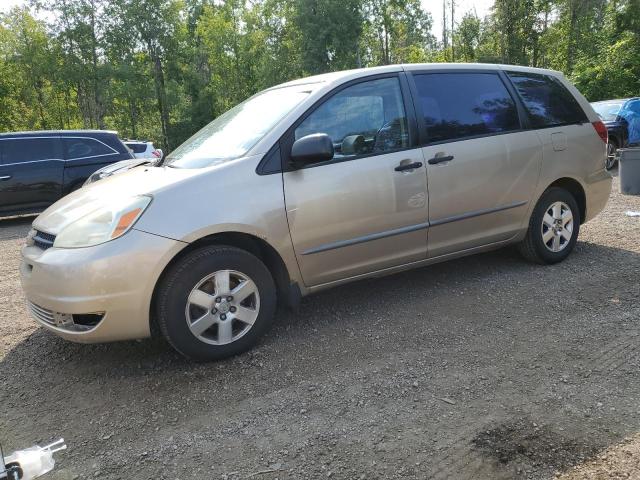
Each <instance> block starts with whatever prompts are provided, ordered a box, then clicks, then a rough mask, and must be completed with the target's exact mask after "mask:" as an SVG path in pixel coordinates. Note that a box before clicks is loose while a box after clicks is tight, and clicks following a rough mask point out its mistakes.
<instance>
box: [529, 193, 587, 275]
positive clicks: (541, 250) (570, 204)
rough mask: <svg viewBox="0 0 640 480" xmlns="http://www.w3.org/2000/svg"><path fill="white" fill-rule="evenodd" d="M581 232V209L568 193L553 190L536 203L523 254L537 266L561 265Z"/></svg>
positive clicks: (544, 194)
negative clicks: (539, 264) (537, 264)
mask: <svg viewBox="0 0 640 480" xmlns="http://www.w3.org/2000/svg"><path fill="white" fill-rule="evenodd" d="M579 231H580V210H579V209H578V204H577V202H576V200H575V198H574V197H573V195H571V194H570V193H569V192H568V191H566V190H564V189H563V188H558V187H551V188H549V189H548V190H546V191H545V192H544V193H543V194H542V197H540V200H538V203H537V204H536V206H535V208H534V210H533V213H532V214H531V218H530V220H529V228H528V230H527V235H526V237H525V239H524V240H523V241H522V243H520V245H519V247H520V252H521V253H522V255H523V256H524V257H525V258H526V259H527V260H530V261H532V262H535V263H541V264H551V263H558V262H561V261H562V260H564V259H565V258H567V257H568V256H569V254H570V253H571V251H572V250H573V247H574V246H575V244H576V241H577V239H578V233H579Z"/></svg>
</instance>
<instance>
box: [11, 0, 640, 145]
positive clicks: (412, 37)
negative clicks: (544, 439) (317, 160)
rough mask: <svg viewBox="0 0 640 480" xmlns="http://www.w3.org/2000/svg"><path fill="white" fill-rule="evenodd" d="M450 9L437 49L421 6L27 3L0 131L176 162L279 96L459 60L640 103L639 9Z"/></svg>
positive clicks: (615, 1) (365, 2) (415, 2)
mask: <svg viewBox="0 0 640 480" xmlns="http://www.w3.org/2000/svg"><path fill="white" fill-rule="evenodd" d="M451 1H452V0H444V3H443V5H442V7H443V10H445V11H447V12H450V13H447V15H448V16H449V15H450V14H451V15H454V14H455V13H457V15H456V17H455V18H454V22H453V23H451V22H450V21H448V22H445V23H447V30H445V32H444V35H443V38H442V41H437V40H436V39H435V37H434V36H433V34H432V31H431V28H432V23H433V22H432V19H431V16H430V14H429V13H428V12H427V11H425V10H424V8H423V4H424V2H421V1H420V0H30V2H31V3H30V4H29V5H28V6H23V7H14V8H13V9H12V10H10V11H8V12H6V13H4V14H1V15H0V129H1V130H2V131H8V130H26V129H53V128H61V129H64V128H109V129H115V130H118V131H119V132H120V134H121V136H123V137H135V138H144V139H151V140H154V141H155V142H157V143H158V144H159V145H162V146H163V147H164V148H166V149H168V150H171V149H173V148H175V147H176V146H177V145H179V144H180V143H181V142H182V141H184V140H185V139H186V138H187V137H188V136H190V135H191V134H193V133H194V132H195V131H196V130H198V129H199V128H201V127H202V126H204V125H205V124H206V123H208V122H209V121H211V119H213V118H215V117H216V116H217V115H220V114H221V113H222V112H224V111H225V110H227V109H228V108H230V107H231V106H233V105H234V104H236V103H238V102H240V101H242V100H243V99H245V98H246V97H248V96H250V95H252V94H253V93H255V92H257V91H259V90H261V89H264V88H267V87H270V86H272V85H275V84H277V83H281V82H284V81H287V80H290V79H294V78H298V77H301V76H306V75H313V74H320V73H325V72H330V71H335V70H343V69H349V68H358V67H367V66H375V65H386V64H393V63H410V62H425V61H431V62H443V61H451V60H452V59H454V60H455V61H462V62H496V63H510V64H522V65H532V66H537V67H543V68H553V69H557V70H561V71H563V72H564V73H565V74H566V75H568V76H569V77H570V78H571V79H572V80H573V81H574V82H575V83H576V85H577V86H578V88H579V89H580V90H581V91H582V92H583V93H584V94H585V95H586V96H587V97H588V98H589V99H591V100H599V99H605V98H613V97H626V96H633V95H640V0H495V1H494V5H493V8H492V10H491V12H490V14H489V15H488V16H487V17H486V18H479V17H478V15H477V14H476V13H475V12H474V11H469V12H455V13H454V11H455V6H456V5H455V3H454V4H453V5H452V4H451ZM450 18H451V17H450V16H449V20H450Z"/></svg>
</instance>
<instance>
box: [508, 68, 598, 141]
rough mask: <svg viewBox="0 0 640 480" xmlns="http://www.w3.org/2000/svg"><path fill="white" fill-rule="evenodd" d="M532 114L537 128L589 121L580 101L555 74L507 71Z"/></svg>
mask: <svg viewBox="0 0 640 480" xmlns="http://www.w3.org/2000/svg"><path fill="white" fill-rule="evenodd" d="M507 75H509V78H511V81H512V82H513V84H514V86H515V87H516V90H517V91H518V95H520V98H521V99H522V102H523V103H524V106H525V107H526V109H527V111H528V112H529V117H530V119H531V125H532V126H533V127H534V128H544V127H555V126H559V125H570V124H573V123H582V122H587V121H588V119H587V115H586V114H585V113H584V111H583V110H582V108H581V107H580V104H579V103H578V101H577V100H576V99H575V98H574V97H573V95H571V92H569V90H567V88H566V87H565V86H564V85H563V84H562V82H561V81H560V80H558V79H557V78H556V77H554V76H552V75H542V74H539V73H528V72H507Z"/></svg>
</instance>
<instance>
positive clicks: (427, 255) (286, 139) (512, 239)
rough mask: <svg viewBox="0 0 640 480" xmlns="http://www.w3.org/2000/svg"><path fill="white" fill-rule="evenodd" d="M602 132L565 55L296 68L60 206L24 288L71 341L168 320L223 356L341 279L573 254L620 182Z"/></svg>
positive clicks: (27, 266) (35, 247)
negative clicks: (529, 62)
mask: <svg viewBox="0 0 640 480" xmlns="http://www.w3.org/2000/svg"><path fill="white" fill-rule="evenodd" d="M606 143H607V131H606V128H605V127H604V125H603V124H602V122H601V121H600V120H599V118H598V115H597V114H596V113H595V112H594V111H593V109H592V108H591V106H590V105H589V103H588V102H587V101H586V100H585V98H584V97H583V96H582V95H581V94H580V93H579V92H578V91H577V90H576V88H575V87H573V86H572V85H571V84H570V83H569V82H568V81H567V80H566V79H565V78H564V77H563V75H562V74H561V73H559V72H555V71H550V70H540V69H534V68H524V67H516V66H505V65H470V64H464V65H462V64H461V65H458V64H451V65H448V64H424V65H396V66H385V67H379V68H370V69H362V70H353V71H346V72H338V73H331V74H326V75H321V76H316V77H310V78H305V79H301V80H296V81H292V82H289V83H285V84H283V85H279V86H276V87H273V88H270V89H268V90H265V91H263V92H260V93H258V94H256V95H254V96H253V97H251V98H249V99H248V100H246V101H245V102H243V103H241V104H239V105H238V106H236V107H234V108H232V109H231V110H229V111H228V112H226V113H225V114H223V115H221V116H220V117H218V118H216V119H215V120H214V121H213V122H211V123H210V124H209V125H207V126H206V127H204V128H203V129H202V130H200V131H199V132H197V133H196V134H195V135H194V136H193V137H191V138H190V139H189V140H187V141H186V142H185V143H184V144H183V145H181V146H180V147H179V148H177V149H176V150H175V151H173V152H172V153H171V154H170V155H169V156H168V157H167V158H166V160H165V162H163V164H162V166H159V167H140V168H136V169H132V170H130V171H128V172H126V173H123V174H119V175H114V176H112V177H109V178H107V179H105V180H102V181H100V182H96V183H95V184H92V185H89V186H88V187H85V188H83V189H81V190H79V191H77V192H74V193H72V194H71V195H69V196H67V197H65V198H63V199H62V200H60V201H59V202H57V203H56V204H55V205H53V206H51V207H50V208H49V209H47V210H46V211H45V212H44V213H42V214H41V215H40V216H39V217H38V218H37V219H36V220H35V221H34V223H33V229H32V230H31V232H30V233H29V235H28V238H27V244H26V246H25V247H24V248H23V250H22V256H23V261H22V264H21V277H22V285H23V288H24V291H25V294H26V298H27V300H28V307H29V309H30V311H31V313H32V315H33V316H34V317H35V319H36V320H37V321H38V322H39V323H40V324H41V325H43V326H44V327H46V328H47V329H49V330H51V331H53V332H55V333H56V334H58V335H60V336H61V337H64V338H66V339H68V340H73V341H78V342H105V341H112V340H125V339H136V338H144V337H148V336H150V335H151V333H152V332H156V331H158V332H161V333H162V335H164V337H166V339H167V340H168V341H169V343H170V344H171V345H172V346H173V347H175V349H176V350H178V351H179V352H181V353H182V354H184V355H186V356H188V357H191V358H193V359H197V360H209V359H219V358H223V357H226V356H229V355H233V354H237V353H239V352H242V351H244V350H247V349H248V348H250V347H251V346H252V345H254V344H255V343H256V341H257V340H258V339H259V338H260V336H261V335H263V334H264V333H265V332H266V331H267V329H268V327H269V325H270V324H271V322H272V320H273V318H274V315H275V314H276V307H277V306H278V305H280V306H288V307H294V306H296V305H297V304H298V302H299V300H300V298H301V297H302V296H304V295H307V294H310V293H313V292H317V291H319V290H322V289H325V288H330V287H334V286H337V285H340V284H343V283H345V282H350V281H353V280H358V279H362V278H365V277H369V276H379V275H382V274H390V273H393V272H397V271H400V270H403V269H407V268H414V267H420V266H424V265H428V264H432V263H435V262H441V261H444V260H447V259H451V258H456V257H460V256H463V255H470V254H473V253H477V252H482V251H486V250H490V249H495V248H498V247H502V246H505V245H508V244H518V245H519V248H520V250H521V252H522V253H523V255H524V257H526V258H527V259H529V260H531V261H534V262H537V263H541V264H552V263H556V262H559V261H561V260H563V259H565V258H566V257H567V255H569V253H570V252H571V251H572V250H573V248H574V246H575V243H576V239H577V237H578V232H579V230H580V225H581V224H582V223H584V222H586V221H588V220H590V219H591V218H593V217H594V216H595V215H597V214H598V213H599V212H600V211H601V210H602V209H603V208H604V206H605V204H606V202H607V199H608V197H609V193H610V190H611V176H610V175H609V173H607V171H606V170H605V159H606ZM425 274H426V273H425Z"/></svg>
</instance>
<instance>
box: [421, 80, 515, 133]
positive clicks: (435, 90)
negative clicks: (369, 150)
mask: <svg viewBox="0 0 640 480" xmlns="http://www.w3.org/2000/svg"><path fill="white" fill-rule="evenodd" d="M414 80H415V84H416V89H417V90H418V97H419V101H420V105H421V107H422V115H423V117H424V123H425V128H426V134H427V138H428V141H429V142H430V143H433V142H443V141H450V140H458V139H463V138H467V137H475V136H479V135H491V134H495V133H501V132H508V131H513V130H517V129H519V128H520V121H519V119H518V112H517V110H516V105H515V102H514V101H513V98H511V95H509V92H508V91H507V89H506V87H505V86H504V84H503V83H502V80H500V77H499V76H498V75H497V74H495V73H429V74H421V75H415V76H414Z"/></svg>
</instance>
